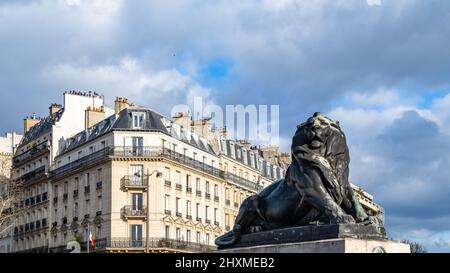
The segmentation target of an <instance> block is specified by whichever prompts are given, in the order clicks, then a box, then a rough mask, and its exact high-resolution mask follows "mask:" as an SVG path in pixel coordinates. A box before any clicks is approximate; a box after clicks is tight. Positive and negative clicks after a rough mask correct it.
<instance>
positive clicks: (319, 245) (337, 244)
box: [218, 238, 410, 254]
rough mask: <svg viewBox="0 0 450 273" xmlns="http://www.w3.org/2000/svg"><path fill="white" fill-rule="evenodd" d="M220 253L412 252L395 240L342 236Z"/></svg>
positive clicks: (227, 250) (406, 245) (232, 249)
mask: <svg viewBox="0 0 450 273" xmlns="http://www.w3.org/2000/svg"><path fill="white" fill-rule="evenodd" d="M218 253H251V254H256V253H266V254H267V253H410V246H409V245H408V244H402V243H398V242H394V241H381V240H365V239H352V238H342V239H329V240H320V241H310V242H301V243H286V244H272V245H262V246H251V247H241V248H231V249H224V250H220V251H218Z"/></svg>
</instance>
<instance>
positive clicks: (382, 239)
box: [218, 224, 410, 253]
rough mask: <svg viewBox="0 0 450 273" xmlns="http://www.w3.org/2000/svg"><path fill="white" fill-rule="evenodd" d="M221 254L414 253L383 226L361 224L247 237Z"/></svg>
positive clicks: (295, 229)
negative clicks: (390, 238)
mask: <svg viewBox="0 0 450 273" xmlns="http://www.w3.org/2000/svg"><path fill="white" fill-rule="evenodd" d="M218 252H219V253H410V246H409V245H408V244H402V243H399V242H394V241H388V240H387V236H386V231H385V230H384V228H382V227H377V226H374V225H360V224H336V225H310V226H299V227H288V228H283V229H275V230H269V231H263V232H256V233H250V234H243V235H242V236H241V237H240V239H239V241H238V242H237V243H236V244H234V245H232V246H229V247H219V251H218Z"/></svg>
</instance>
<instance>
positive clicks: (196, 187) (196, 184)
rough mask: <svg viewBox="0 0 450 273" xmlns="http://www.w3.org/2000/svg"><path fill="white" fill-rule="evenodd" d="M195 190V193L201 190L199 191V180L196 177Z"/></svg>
mask: <svg viewBox="0 0 450 273" xmlns="http://www.w3.org/2000/svg"><path fill="white" fill-rule="evenodd" d="M195 190H196V191H201V189H200V178H198V177H197V179H196V180H195Z"/></svg>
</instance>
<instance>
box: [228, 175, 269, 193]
mask: <svg viewBox="0 0 450 273" xmlns="http://www.w3.org/2000/svg"><path fill="white" fill-rule="evenodd" d="M223 178H224V179H225V180H226V181H229V182H232V183H236V184H238V185H240V186H242V187H244V188H246V189H248V190H250V191H252V192H258V191H259V190H260V189H261V188H262V186H260V185H258V184H257V183H256V182H253V181H250V180H248V179H245V178H243V177H240V176H238V175H235V174H233V173H228V172H227V173H223Z"/></svg>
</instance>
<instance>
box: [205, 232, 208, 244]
mask: <svg viewBox="0 0 450 273" xmlns="http://www.w3.org/2000/svg"><path fill="white" fill-rule="evenodd" d="M205 243H206V244H207V245H209V233H206V236H205Z"/></svg>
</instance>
